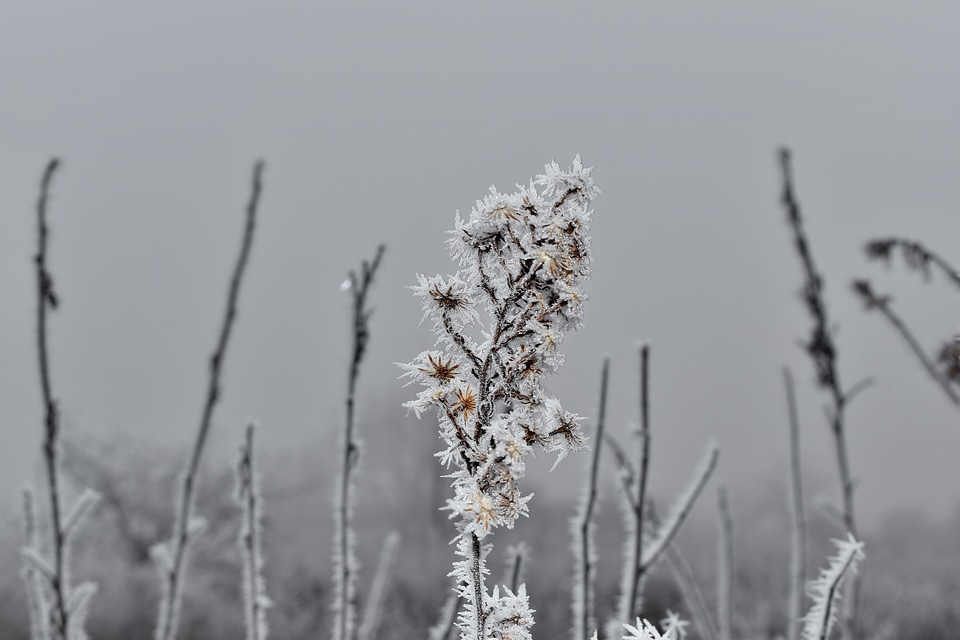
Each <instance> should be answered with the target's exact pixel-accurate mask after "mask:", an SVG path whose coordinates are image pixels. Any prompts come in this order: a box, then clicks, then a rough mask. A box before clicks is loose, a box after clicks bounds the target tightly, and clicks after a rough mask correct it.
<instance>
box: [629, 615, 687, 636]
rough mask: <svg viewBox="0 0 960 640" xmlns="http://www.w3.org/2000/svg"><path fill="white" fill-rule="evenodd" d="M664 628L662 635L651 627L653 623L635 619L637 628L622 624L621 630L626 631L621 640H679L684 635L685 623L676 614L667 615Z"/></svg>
mask: <svg viewBox="0 0 960 640" xmlns="http://www.w3.org/2000/svg"><path fill="white" fill-rule="evenodd" d="M664 623H665V627H664V630H663V633H660V632H659V631H657V628H656V627H655V626H653V623H651V622H649V621H647V620H642V619H640V618H637V626H633V625H632V624H624V625H623V628H624V629H626V631H627V635H625V636H623V640H680V639H681V638H683V636H684V635H685V634H686V629H685V628H684V627H686V625H687V623H686V622H684V621H682V620H680V618H679V617H677V615H676V614H673V613H671V614H668V617H667V619H666V620H664Z"/></svg>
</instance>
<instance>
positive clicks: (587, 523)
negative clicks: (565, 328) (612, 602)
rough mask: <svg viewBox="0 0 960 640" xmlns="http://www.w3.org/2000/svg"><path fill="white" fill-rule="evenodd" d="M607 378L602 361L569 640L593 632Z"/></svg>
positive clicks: (580, 523) (606, 361)
mask: <svg viewBox="0 0 960 640" xmlns="http://www.w3.org/2000/svg"><path fill="white" fill-rule="evenodd" d="M609 377H610V359H609V358H604V360H603V371H602V373H601V375H600V408H599V411H598V413H597V430H596V436H595V438H594V445H593V455H592V456H591V460H590V472H589V476H588V479H587V492H586V496H585V501H584V503H583V507H582V509H581V512H580V514H579V519H578V521H576V522H575V523H574V527H575V528H574V531H575V533H576V535H577V538H578V539H577V540H576V542H575V543H574V544H575V545H577V547H578V548H577V549H576V552H577V553H576V556H577V560H578V567H577V573H576V578H575V579H576V580H577V581H578V582H579V584H578V585H577V586H576V587H575V588H574V589H573V590H572V596H573V612H574V624H573V630H572V631H573V640H587V639H588V638H589V637H590V633H591V631H592V630H593V629H595V628H596V611H595V606H596V591H595V589H596V579H597V575H596V573H597V567H596V561H597V558H596V550H595V549H594V542H593V539H592V536H593V515H594V508H595V506H596V501H597V477H598V476H599V472H600V451H601V443H602V442H603V428H604V425H605V423H606V413H607V383H608V380H609Z"/></svg>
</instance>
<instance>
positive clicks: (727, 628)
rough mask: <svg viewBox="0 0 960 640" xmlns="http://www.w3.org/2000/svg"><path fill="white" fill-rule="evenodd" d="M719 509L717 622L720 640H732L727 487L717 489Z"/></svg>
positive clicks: (730, 550)
mask: <svg viewBox="0 0 960 640" xmlns="http://www.w3.org/2000/svg"><path fill="white" fill-rule="evenodd" d="M717 510H718V511H719V514H720V554H719V556H720V562H719V568H718V571H717V622H718V623H719V627H720V640H731V639H732V637H733V631H732V626H731V614H732V612H733V518H732V517H731V516H730V504H729V503H728V501H727V488H726V487H724V486H721V487H719V488H718V489H717Z"/></svg>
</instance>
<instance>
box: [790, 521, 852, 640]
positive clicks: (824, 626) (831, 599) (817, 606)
mask: <svg viewBox="0 0 960 640" xmlns="http://www.w3.org/2000/svg"><path fill="white" fill-rule="evenodd" d="M833 544H834V545H835V546H836V547H837V555H835V556H833V557H832V558H830V566H828V567H827V568H825V569H821V570H820V575H819V576H818V577H817V579H816V580H814V581H812V582H811V583H810V597H812V598H813V606H811V607H810V611H809V612H807V615H806V616H805V617H804V619H803V634H802V635H801V638H803V640H826V638H828V637H830V630H831V628H832V627H833V624H834V622H836V619H837V609H838V605H839V603H840V592H841V586H842V584H843V580H844V578H845V577H846V576H848V575H850V574H851V573H855V572H856V570H857V564H858V563H859V562H861V561H862V560H863V557H864V556H863V543H862V542H857V540H856V539H854V537H853V536H852V535H850V534H848V535H847V539H846V540H833Z"/></svg>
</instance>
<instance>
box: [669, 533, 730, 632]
mask: <svg viewBox="0 0 960 640" xmlns="http://www.w3.org/2000/svg"><path fill="white" fill-rule="evenodd" d="M666 557H667V561H668V562H669V563H670V568H671V569H673V575H674V576H676V578H677V584H678V585H679V586H680V592H681V593H682V594H683V599H684V600H686V602H687V606H688V607H690V614H691V618H692V620H693V626H694V627H695V628H696V629H697V633H698V635H699V636H700V638H702V639H703V640H717V630H716V627H715V625H714V623H713V619H712V618H711V617H710V611H709V610H708V609H707V604H706V600H704V597H703V593H701V591H700V587H698V586H697V580H696V578H695V577H694V576H693V570H692V569H691V568H690V565H689V564H688V563H687V560H686V558H684V557H683V554H681V553H680V549H678V548H677V546H676V545H675V544H673V543H672V542H671V543H670V544H668V545H667V548H666Z"/></svg>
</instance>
